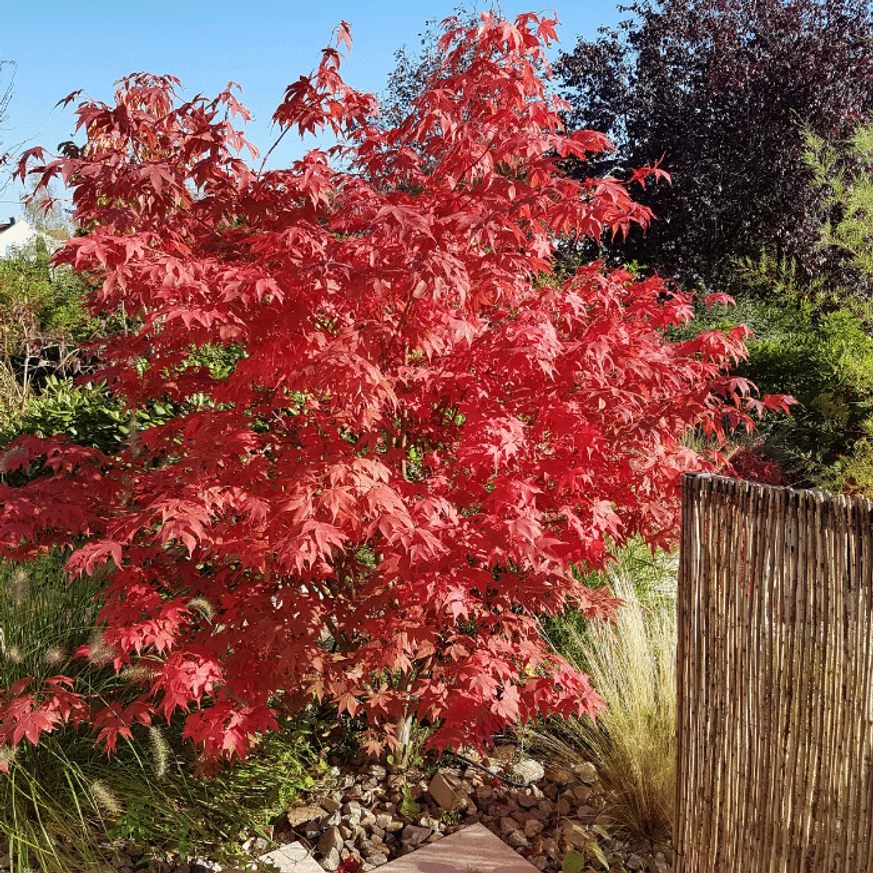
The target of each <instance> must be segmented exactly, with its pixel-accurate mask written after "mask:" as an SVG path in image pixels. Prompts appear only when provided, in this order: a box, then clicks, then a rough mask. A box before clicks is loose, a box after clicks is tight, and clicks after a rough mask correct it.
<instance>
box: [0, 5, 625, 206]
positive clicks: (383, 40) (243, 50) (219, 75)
mask: <svg viewBox="0 0 873 873" xmlns="http://www.w3.org/2000/svg"><path fill="white" fill-rule="evenodd" d="M471 5H472V4H471V3H468V4H467V6H468V8H469V7H470V6H471ZM483 5H485V4H483V3H481V2H480V4H479V8H482V7H483ZM4 6H6V8H5V9H4V10H3V15H2V27H0V59H5V60H14V61H15V63H16V65H17V70H16V78H15V93H14V97H13V100H12V104H11V106H10V113H9V115H10V117H9V120H8V121H7V123H6V125H5V129H4V130H3V131H2V132H0V142H2V143H4V144H5V145H9V144H14V143H19V142H24V143H26V144H27V145H43V146H45V147H47V148H50V149H54V148H55V147H56V145H57V144H58V143H59V142H62V141H64V140H67V139H70V137H71V134H72V131H73V127H74V117H73V115H72V111H71V110H72V108H73V107H69V108H67V109H61V108H54V106H55V104H56V103H57V101H58V100H59V99H61V98H62V97H64V96H66V95H67V94H68V93H70V92H71V91H73V90H76V89H78V88H82V89H84V90H85V92H87V93H88V94H89V95H90V96H92V97H94V98H97V99H102V100H107V101H108V100H110V99H111V96H112V92H113V88H112V83H113V82H114V81H115V80H117V79H119V78H121V77H122V76H124V75H126V74H127V73H131V72H135V71H148V72H152V73H171V74H173V75H175V76H177V77H179V78H180V79H181V80H182V83H183V85H184V86H185V93H186V94H188V95H194V94H196V93H198V92H202V93H204V94H207V95H210V96H212V95H214V94H215V93H216V92H217V91H219V90H220V89H221V88H222V87H223V86H224V85H225V84H226V83H227V82H228V81H229V80H233V81H235V82H238V83H239V84H240V85H241V86H242V88H243V103H245V104H246V105H247V106H248V107H249V109H250V110H252V112H253V114H254V120H253V122H252V123H250V124H249V125H248V127H247V136H248V138H249V139H250V140H252V141H253V142H254V143H255V145H257V146H258V147H259V148H260V149H261V151H262V152H264V151H266V149H267V148H268V147H269V145H270V143H271V142H272V141H273V138H274V137H275V130H271V127H270V116H271V115H272V112H273V110H274V109H275V107H276V105H277V103H278V102H279V101H280V99H281V97H282V93H283V91H284V88H285V86H286V85H287V84H288V83H289V82H292V81H294V80H296V79H297V78H299V76H300V75H301V74H304V73H308V72H310V71H311V70H312V68H313V67H314V66H315V65H316V64H317V62H318V52H319V49H321V48H322V47H323V46H324V45H326V44H327V43H328V42H329V40H330V38H331V32H332V30H333V28H334V27H335V26H336V25H337V24H338V23H339V22H340V20H342V19H345V20H347V21H349V22H350V24H351V25H352V37H353V39H354V46H353V49H352V52H351V56H350V57H349V59H348V61H347V63H346V64H345V65H344V67H343V72H344V77H345V79H346V81H347V82H348V83H349V84H350V85H352V86H354V87H356V88H359V89H361V90H365V91H371V92H374V93H377V94H378V93H379V92H380V91H381V90H382V89H383V88H384V86H385V82H386V79H387V76H388V74H389V73H390V71H391V70H392V69H393V67H394V59H393V54H394V52H395V51H396V50H397V49H398V48H399V47H400V46H402V45H404V44H406V45H407V46H408V47H409V48H410V49H415V47H417V45H418V34H419V33H420V32H421V31H423V30H424V25H425V22H426V21H427V20H428V19H431V18H438V19H442V18H444V17H446V16H447V15H450V14H452V13H453V12H454V10H455V7H456V6H457V0H428V2H426V3H423V4H417V3H414V2H402V0H388V2H368V0H321V2H319V0H311V2H297V0H288V2H284V3H282V2H260V0H250V2H248V3H246V2H242V0H236V2H227V0H212V2H203V0H175V2H173V0H150V2H148V3H134V2H129V0H116V2H114V3H109V2H94V0H79V2H76V3H71V2H69V0H65V2H56V0H46V2H41V3H39V4H35V5H32V4H27V3H16V4H13V3H9V4H4ZM543 8H545V9H547V10H550V9H551V7H550V6H546V7H540V6H539V5H538V4H537V3H531V2H530V0H528V2H510V0H504V2H503V3H502V11H503V13H504V14H505V15H507V16H514V15H516V14H518V13H519V12H527V11H540V9H543ZM555 9H556V11H557V14H558V17H559V19H560V21H561V23H562V27H561V28H560V30H559V35H560V38H561V45H562V47H565V48H568V49H569V48H571V47H572V46H573V45H575V42H576V38H577V36H578V35H580V34H583V35H585V36H586V37H589V38H590V37H593V36H594V35H595V34H596V30H597V27H598V26H600V25H602V24H613V23H615V22H616V21H617V20H618V18H619V14H618V12H617V11H616V8H615V5H614V3H608V4H607V3H597V2H593V0H565V2H560V0H559V2H558V3H557V4H556V5H555ZM287 139H289V140H290V137H289V138H287ZM302 151H303V147H302V146H301V145H300V144H299V143H297V142H293V141H287V142H286V143H283V146H282V148H281V149H278V150H277V151H276V153H275V160H273V159H271V161H270V163H271V164H273V165H275V164H276V163H283V162H284V163H287V162H288V161H290V160H293V159H294V158H296V157H298V156H299V155H300V154H301V153H302ZM15 196H16V194H15V191H14V189H10V188H7V189H6V191H5V192H4V193H2V194H0V199H6V200H8V199H10V198H14V197H15ZM12 209H13V211H14V205H13V206H12ZM6 211H8V209H6V210H4V209H3V208H2V207H0V215H2V214H5V212H6Z"/></svg>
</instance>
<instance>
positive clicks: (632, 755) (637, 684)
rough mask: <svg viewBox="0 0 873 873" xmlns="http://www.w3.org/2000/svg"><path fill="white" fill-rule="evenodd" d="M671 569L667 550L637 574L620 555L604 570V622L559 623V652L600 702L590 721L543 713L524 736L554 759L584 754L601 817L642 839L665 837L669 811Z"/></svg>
mask: <svg viewBox="0 0 873 873" xmlns="http://www.w3.org/2000/svg"><path fill="white" fill-rule="evenodd" d="M675 573H676V568H675V562H674V561H672V560H670V559H667V558H665V559H663V560H660V561H656V562H654V563H650V564H649V566H648V570H647V575H646V578H645V579H643V580H640V579H639V578H638V572H632V570H631V569H629V567H628V564H627V562H625V563H624V565H622V564H619V565H617V566H615V567H614V568H613V569H612V570H610V571H609V573H608V575H609V579H608V581H609V584H610V586H611V587H612V589H613V591H614V593H615V594H616V595H617V596H618V597H620V598H621V599H622V600H623V601H624V606H623V607H621V608H620V609H619V610H618V611H617V613H616V615H615V619H614V622H613V623H612V624H606V623H597V624H594V623H589V624H588V625H586V626H585V627H581V628H580V627H578V626H577V627H575V628H572V627H571V628H570V629H568V628H566V627H564V628H562V631H561V636H562V637H563V642H562V644H561V653H562V654H563V655H564V656H565V657H567V658H568V660H570V661H571V662H572V663H574V665H575V666H576V667H578V668H579V669H580V670H582V671H583V672H585V673H587V674H588V675H589V676H590V677H591V680H592V683H593V685H594V687H595V688H596V689H597V690H598V692H599V693H600V694H601V696H602V697H603V700H604V703H605V707H606V708H605V711H604V712H603V713H602V714H601V715H600V716H599V718H598V719H597V720H596V723H595V722H593V721H592V720H591V719H588V718H585V719H582V720H577V719H573V720H570V721H551V722H549V723H548V724H547V725H546V726H545V728H544V729H541V730H539V731H536V732H534V736H532V737H530V739H531V740H532V742H533V743H534V744H535V745H536V746H538V747H539V748H540V749H541V750H542V751H543V752H546V753H547V754H549V755H550V756H551V757H552V758H553V759H554V760H555V762H556V763H561V764H564V765H570V766H572V764H573V763H574V762H576V763H578V762H579V761H580V760H590V761H592V762H593V763H594V764H595V765H596V767H597V769H598V772H599V775H600V779H601V782H602V783H603V787H604V789H605V791H606V795H607V799H608V803H609V809H608V813H609V815H610V817H611V818H612V819H613V820H614V821H615V822H616V823H617V825H618V826H619V827H620V828H621V829H622V830H623V831H625V832H626V833H627V834H628V835H629V836H633V837H636V838H641V839H646V840H649V841H651V842H652V843H662V842H667V841H668V840H669V838H670V834H671V830H672V821H673V793H674V779H675V763H674V759H675V739H674V734H675V712H676V654H675V653H676V618H675V615H676V612H675V597H676V588H675V585H676V575H675ZM635 576H637V578H636V579H635Z"/></svg>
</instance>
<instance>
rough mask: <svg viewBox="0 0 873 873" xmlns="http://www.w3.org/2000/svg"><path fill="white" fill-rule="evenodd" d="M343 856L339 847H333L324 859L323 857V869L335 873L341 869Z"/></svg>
mask: <svg viewBox="0 0 873 873" xmlns="http://www.w3.org/2000/svg"><path fill="white" fill-rule="evenodd" d="M342 860H343V859H342V856H341V855H340V853H339V851H338V850H337V849H331V850H330V851H329V852H328V853H327V854H326V855H325V856H324V857H323V858H322V859H321V869H322V870H327V871H329V873H335V871H337V870H339V867H340V864H341V863H342Z"/></svg>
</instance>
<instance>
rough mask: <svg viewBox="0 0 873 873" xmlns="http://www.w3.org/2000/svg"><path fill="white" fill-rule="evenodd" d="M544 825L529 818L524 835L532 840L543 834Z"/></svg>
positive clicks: (525, 824)
mask: <svg viewBox="0 0 873 873" xmlns="http://www.w3.org/2000/svg"><path fill="white" fill-rule="evenodd" d="M543 827H544V825H543V823H542V822H541V821H537V820H536V819H535V818H529V819H528V820H527V821H526V822H525V823H524V835H525V836H526V837H528V838H532V837H535V836H537V834H541V833H542V832H543Z"/></svg>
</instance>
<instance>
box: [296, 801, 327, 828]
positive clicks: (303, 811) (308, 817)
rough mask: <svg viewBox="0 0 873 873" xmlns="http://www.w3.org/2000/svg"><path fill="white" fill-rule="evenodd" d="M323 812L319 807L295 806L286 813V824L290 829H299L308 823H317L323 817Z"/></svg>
mask: <svg viewBox="0 0 873 873" xmlns="http://www.w3.org/2000/svg"><path fill="white" fill-rule="evenodd" d="M325 815H326V813H325V810H324V809H322V807H320V806H297V807H295V808H294V809H292V810H289V812H288V824H289V825H291V827H292V828H296V827H300V825H302V824H306V822H308V821H319V820H320V819H323V818H324V817H325Z"/></svg>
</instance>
